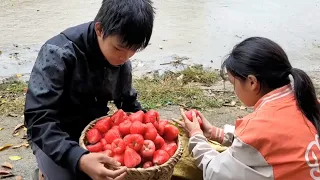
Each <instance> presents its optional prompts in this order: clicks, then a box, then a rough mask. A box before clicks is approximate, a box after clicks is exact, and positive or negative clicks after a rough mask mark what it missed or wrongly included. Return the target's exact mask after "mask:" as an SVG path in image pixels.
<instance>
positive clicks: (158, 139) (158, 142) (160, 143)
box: [153, 134, 165, 149]
mask: <svg viewBox="0 0 320 180" xmlns="http://www.w3.org/2000/svg"><path fill="white" fill-rule="evenodd" d="M153 142H154V144H155V146H156V149H160V148H162V146H163V145H164V144H165V141H164V139H163V138H162V137H161V136H160V135H159V134H157V137H156V138H155V139H154V140H153Z"/></svg>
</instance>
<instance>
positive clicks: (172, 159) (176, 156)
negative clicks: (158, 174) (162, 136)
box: [79, 112, 183, 171]
mask: <svg viewBox="0 0 320 180" xmlns="http://www.w3.org/2000/svg"><path fill="white" fill-rule="evenodd" d="M126 113H127V112H126ZM111 116H112V115H106V116H101V117H99V118H96V119H95V120H93V121H91V122H90V123H89V124H88V125H87V126H86V127H85V128H84V129H83V130H82V132H81V135H80V138H79V146H80V147H81V148H83V149H85V150H88V149H87V148H86V146H85V144H84V138H85V134H86V132H87V131H88V130H89V129H90V128H92V127H93V125H94V124H95V123H96V122H97V121H99V120H101V119H103V118H106V117H111ZM168 122H169V123H170V124H172V122H171V121H168ZM177 145H178V148H177V150H176V152H175V153H174V155H173V156H171V157H170V159H169V160H168V161H167V162H165V163H164V164H161V165H154V166H152V167H149V168H141V167H138V168H127V171H155V170H158V169H159V168H161V167H166V166H169V165H170V164H174V165H175V164H177V162H178V161H179V159H180V158H181V156H182V154H183V147H182V143H181V135H180V134H179V135H178V138H177ZM175 159H177V162H175Z"/></svg>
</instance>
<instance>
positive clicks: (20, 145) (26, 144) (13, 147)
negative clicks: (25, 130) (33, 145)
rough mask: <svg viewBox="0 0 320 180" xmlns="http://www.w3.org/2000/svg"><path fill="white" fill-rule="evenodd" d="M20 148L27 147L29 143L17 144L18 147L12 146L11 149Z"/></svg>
mask: <svg viewBox="0 0 320 180" xmlns="http://www.w3.org/2000/svg"><path fill="white" fill-rule="evenodd" d="M22 146H24V147H29V143H22V144H19V145H15V146H12V149H17V148H20V147H22Z"/></svg>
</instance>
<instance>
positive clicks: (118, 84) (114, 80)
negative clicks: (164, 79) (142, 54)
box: [24, 0, 154, 180]
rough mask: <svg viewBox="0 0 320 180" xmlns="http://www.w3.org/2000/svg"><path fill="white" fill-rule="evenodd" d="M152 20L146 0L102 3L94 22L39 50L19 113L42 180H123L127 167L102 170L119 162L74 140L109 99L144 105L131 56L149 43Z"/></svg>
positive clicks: (127, 107) (132, 107)
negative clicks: (136, 82) (23, 109)
mask: <svg viewBox="0 0 320 180" xmlns="http://www.w3.org/2000/svg"><path fill="white" fill-rule="evenodd" d="M153 21H154V8H153V7H152V2H151V0H121V1H119V0H103V2H102V6H101V8H100V10H99V12H98V14H97V16H96V18H95V20H94V21H93V22H89V23H85V24H81V25H78V26H75V27H71V28H68V29H67V30H65V31H64V32H62V33H60V34H59V35H57V36H55V37H53V38H51V39H50V40H48V41H47V42H46V43H45V44H44V45H43V46H42V47H41V50H40V52H39V54H38V57H37V60H36V62H35V65H34V67H33V70H32V73H31V76H30V81H29V87H28V92H27V95H26V104H25V112H24V115H25V124H26V127H27V129H28V131H27V132H28V137H29V139H30V141H31V142H32V149H33V153H34V154H35V156H36V159H37V163H38V166H39V169H40V173H42V174H43V177H44V178H45V179H57V180H60V179H61V180H62V179H63V180H71V179H90V178H92V179H123V178H124V176H125V175H126V173H125V171H126V169H125V168H118V169H116V170H110V169H107V168H105V166H104V165H105V164H107V165H111V166H115V167H119V164H118V163H117V162H116V161H114V160H113V159H111V158H109V157H108V156H106V155H103V154H100V153H89V152H88V151H86V150H84V149H82V148H81V147H79V145H78V139H79V137H80V134H81V131H82V130H83V129H84V127H85V126H86V125H87V124H88V123H89V122H90V121H92V120H94V119H95V118H98V117H101V116H104V115H106V114H107V113H108V111H109V109H108V107H107V104H108V101H111V100H113V101H114V102H115V104H116V106H117V108H118V109H120V108H121V109H123V110H124V111H127V112H136V111H138V110H141V109H142V108H141V105H140V103H139V102H138V101H137V93H136V92H135V90H134V89H133V88H132V72H131V63H130V61H128V59H129V58H130V57H132V56H133V55H134V54H135V52H137V51H139V50H143V49H144V48H146V47H147V45H148V43H149V40H150V37H151V34H152V29H153ZM40 173H39V174H40ZM89 177H90V178H89ZM40 178H41V177H40Z"/></svg>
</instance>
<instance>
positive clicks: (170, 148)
mask: <svg viewBox="0 0 320 180" xmlns="http://www.w3.org/2000/svg"><path fill="white" fill-rule="evenodd" d="M161 149H162V150H165V151H167V153H168V154H169V155H170V157H171V156H173V155H174V153H176V151H177V149H178V145H177V143H175V142H170V143H168V144H165V145H163V146H162V148H161Z"/></svg>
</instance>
